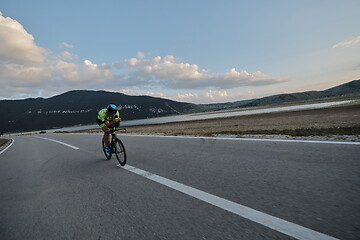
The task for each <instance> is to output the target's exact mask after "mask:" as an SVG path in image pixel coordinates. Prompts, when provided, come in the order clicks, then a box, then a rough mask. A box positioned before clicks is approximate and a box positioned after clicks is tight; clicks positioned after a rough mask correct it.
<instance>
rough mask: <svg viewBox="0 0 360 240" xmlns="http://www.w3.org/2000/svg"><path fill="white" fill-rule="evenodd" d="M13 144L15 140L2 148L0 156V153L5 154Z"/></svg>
mask: <svg viewBox="0 0 360 240" xmlns="http://www.w3.org/2000/svg"><path fill="white" fill-rule="evenodd" d="M14 142H15V140H14V139H11V143H10V144H9V145H8V146H7V147H6V148H4V149H3V150H2V151H1V152H0V154H2V153H3V152H5V151H6V150H7V149H8V148H9V147H11V145H13V143H14Z"/></svg>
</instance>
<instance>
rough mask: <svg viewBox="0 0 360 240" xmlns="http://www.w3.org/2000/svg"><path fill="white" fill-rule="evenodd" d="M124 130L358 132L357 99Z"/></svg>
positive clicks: (212, 133)
mask: <svg viewBox="0 0 360 240" xmlns="http://www.w3.org/2000/svg"><path fill="white" fill-rule="evenodd" d="M127 133H132V134H161V135H196V136H219V135H236V136H237V137H242V136H243V135H249V134H250V135H253V134H266V135H274V134H276V135H278V134H280V135H289V136H328V135H360V103H357V104H353V105H348V106H340V107H331V108H325V109H316V110H304V111H295V112H281V113H268V114H258V115H250V116H239V117H230V118H218V119H209V120H200V121H191V122H179V123H167V124H157V125H146V126H134V127H127Z"/></svg>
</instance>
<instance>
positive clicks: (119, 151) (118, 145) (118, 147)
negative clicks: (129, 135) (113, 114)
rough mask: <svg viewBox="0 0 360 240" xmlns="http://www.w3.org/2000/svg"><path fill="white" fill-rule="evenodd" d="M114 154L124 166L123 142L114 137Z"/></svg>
mask: <svg viewBox="0 0 360 240" xmlns="http://www.w3.org/2000/svg"><path fill="white" fill-rule="evenodd" d="M114 150H115V151H114V153H115V156H116V158H117V160H118V162H119V163H120V165H121V166H124V165H125V164H126V152H125V147H124V144H123V143H122V142H121V140H120V139H118V138H116V139H115V149H114Z"/></svg>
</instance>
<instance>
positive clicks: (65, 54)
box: [57, 51, 77, 60]
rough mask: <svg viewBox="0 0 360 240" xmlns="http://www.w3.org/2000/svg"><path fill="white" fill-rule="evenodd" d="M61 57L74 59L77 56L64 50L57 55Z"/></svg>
mask: <svg viewBox="0 0 360 240" xmlns="http://www.w3.org/2000/svg"><path fill="white" fill-rule="evenodd" d="M57 58H59V59H67V60H74V59H76V58H77V56H76V55H75V54H72V53H70V52H68V51H64V52H62V53H61V54H60V55H59V56H57Z"/></svg>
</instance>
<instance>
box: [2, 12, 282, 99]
mask: <svg viewBox="0 0 360 240" xmlns="http://www.w3.org/2000/svg"><path fill="white" fill-rule="evenodd" d="M60 46H61V47H65V48H73V46H72V45H71V44H68V43H65V42H63V43H61V44H60ZM78 58H79V57H78V56H77V55H75V54H73V53H70V52H69V51H63V52H62V53H61V54H59V55H57V56H54V55H53V54H52V53H51V51H50V50H48V49H44V48H41V47H40V46H38V45H37V44H36V42H35V40H34V37H33V36H32V35H31V34H29V33H28V32H27V31H26V30H25V29H24V27H23V26H22V25H21V24H20V23H19V22H17V21H16V20H14V19H11V18H10V17H6V18H5V17H3V16H2V14H1V12H0V85H1V88H0V98H4V97H8V98H11V97H15V96H25V95H26V94H24V93H27V94H28V95H27V96H28V97H34V96H39V94H42V95H41V96H49V93H51V94H52V95H53V94H58V93H61V92H63V91H67V90H70V89H74V88H77V89H106V88H112V89H124V88H128V89H143V90H144V91H143V95H144V94H145V95H150V96H156V97H169V98H172V99H176V100H180V101H197V102H200V101H201V102H202V101H225V100H227V99H228V98H229V96H228V92H227V90H228V89H231V88H237V87H241V86H248V85H251V86H260V85H268V84H277V83H280V82H283V81H285V80H284V79H281V78H274V77H270V76H267V75H265V74H263V73H262V72H259V71H258V72H254V73H248V72H247V71H245V70H243V71H237V70H236V69H235V68H232V69H231V70H230V71H228V72H225V73H210V72H209V71H208V70H206V69H200V67H199V66H198V65H197V64H191V63H186V62H181V60H180V59H179V58H177V57H175V56H165V57H160V56H157V57H154V58H148V59H147V58H145V54H144V53H143V52H138V53H137V58H130V59H125V60H123V61H121V60H119V61H117V62H114V63H111V64H98V63H95V62H94V61H92V60H89V59H85V60H83V62H82V63H75V62H74V61H73V60H75V59H78ZM109 86H111V87H109ZM153 89H156V90H155V91H152V90H153ZM173 89H175V90H176V92H179V90H181V89H186V91H187V90H188V89H192V90H193V89H194V90H195V89H197V90H203V91H204V92H205V91H207V92H206V93H203V94H202V93H199V91H197V94H194V93H181V94H173V95H171V96H169V95H167V94H164V93H162V92H163V91H164V92H166V91H167V90H173ZM209 89H216V90H210V91H209ZM147 90H150V91H147Z"/></svg>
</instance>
